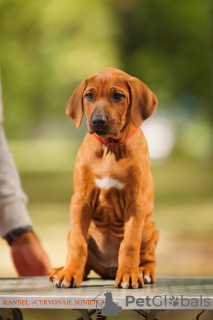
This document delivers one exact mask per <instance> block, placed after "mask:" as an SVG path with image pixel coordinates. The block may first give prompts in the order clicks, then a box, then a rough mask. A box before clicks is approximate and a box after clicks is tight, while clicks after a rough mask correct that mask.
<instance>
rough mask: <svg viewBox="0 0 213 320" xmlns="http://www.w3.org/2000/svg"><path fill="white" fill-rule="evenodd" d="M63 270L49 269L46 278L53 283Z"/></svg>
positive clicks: (61, 268)
mask: <svg viewBox="0 0 213 320" xmlns="http://www.w3.org/2000/svg"><path fill="white" fill-rule="evenodd" d="M63 269H64V267H60V268H54V269H51V270H50V272H49V273H48V278H49V280H50V281H54V280H55V277H56V275H57V274H58V273H59V272H61V271H62V270H63Z"/></svg>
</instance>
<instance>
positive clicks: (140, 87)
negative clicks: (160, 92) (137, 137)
mask: <svg viewBox="0 0 213 320" xmlns="http://www.w3.org/2000/svg"><path fill="white" fill-rule="evenodd" d="M128 84H129V87H130V93H131V97H130V98H131V100H130V101H131V106H130V107H131V118H132V122H133V124H134V126H135V127H136V128H139V127H140V126H141V124H142V122H143V121H144V120H146V119H147V118H149V117H150V116H151V115H152V114H153V113H154V111H155V108H156V107H157V104H158V100H157V98H156V96H155V95H154V93H152V91H151V90H150V89H149V88H148V87H147V86H146V85H145V84H144V83H143V82H141V81H140V80H138V79H137V78H133V77H131V78H130V79H129V80H128Z"/></svg>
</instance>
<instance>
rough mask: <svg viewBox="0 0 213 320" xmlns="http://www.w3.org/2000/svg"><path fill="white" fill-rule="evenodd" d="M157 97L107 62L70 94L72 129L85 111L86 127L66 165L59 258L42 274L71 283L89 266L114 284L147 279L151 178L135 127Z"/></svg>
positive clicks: (151, 261) (151, 274)
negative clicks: (63, 247) (69, 167)
mask: <svg viewBox="0 0 213 320" xmlns="http://www.w3.org/2000/svg"><path fill="white" fill-rule="evenodd" d="M157 103H158V101H157V98H156V96H155V95H154V94H153V93H152V92H151V91H150V89H149V88H148V87H147V86H146V85H145V84H144V83H143V82H141V81H140V80H138V79H137V78H133V77H131V76H130V75H128V74H126V73H124V72H122V71H120V70H117V69H114V68H109V69H106V70H104V71H101V72H99V73H96V74H95V75H93V76H92V77H91V78H87V79H85V80H83V82H82V83H81V84H80V85H79V86H78V87H77V88H76V90H75V91H74V93H73V94H72V96H71V98H70V100H69V102H68V104H67V109H66V113H67V115H68V116H69V117H70V118H71V119H73V120H74V121H75V124H76V127H77V128H78V127H79V126H80V124H81V121H82V117H83V110H85V113H86V116H87V128H88V132H87V134H86V136H85V138H84V140H83V143H82V145H81V147H80V149H79V152H78V155H77V158H76V165H75V170H74V195H73V196H72V199H71V205H70V225H71V230H70V232H69V235H68V255H67V260H66V263H65V266H64V267H62V268H56V269H53V270H52V271H51V272H50V274H49V278H50V279H51V280H53V282H54V286H56V287H76V286H79V285H80V283H81V281H82V280H83V277H86V276H87V275H88V273H89V272H90V270H94V271H95V272H96V273H98V274H99V275H100V276H101V277H103V278H110V279H115V286H116V287H122V288H138V287H143V285H144V282H145V283H152V282H155V280H156V278H155V264H156V260H155V247H156V243H157V240H158V231H157V230H156V229H155V224H154V223H153V222H152V220H151V217H152V212H153V210H154V183H153V179H152V175H151V173H150V157H149V150H148V145H147V141H146V139H145V137H144V134H143V132H142V130H141V129H140V126H141V124H142V122H143V121H144V120H146V119H147V118H148V117H150V116H151V115H152V114H153V112H154V111H155V108H156V106H157Z"/></svg>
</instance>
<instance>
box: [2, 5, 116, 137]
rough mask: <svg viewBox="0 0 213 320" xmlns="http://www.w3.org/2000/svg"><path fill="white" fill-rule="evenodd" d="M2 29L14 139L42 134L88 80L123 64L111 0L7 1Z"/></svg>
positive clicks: (10, 130)
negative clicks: (108, 0) (41, 127)
mask: <svg viewBox="0 0 213 320" xmlns="http://www.w3.org/2000/svg"><path fill="white" fill-rule="evenodd" d="M0 29H1V33H0V41H1V47H2V50H1V59H0V61H1V65H2V82H3V99H4V105H5V110H4V113H5V125H6V128H7V132H8V136H9V137H13V138H14V137H17V132H19V134H18V135H19V136H22V137H27V136H28V137H29V136H31V137H32V136H37V135H39V125H40V124H41V122H42V121H45V120H46V119H49V118H51V117H54V116H62V115H63V116H64V113H65V106H66V102H67V101H68V99H69V97H70V95H71V93H72V91H73V89H74V88H75V86H76V85H77V84H79V82H81V81H82V79H83V78H85V77H86V76H90V75H92V74H93V73H95V72H98V71H100V70H101V69H104V68H106V67H109V66H112V65H114V66H117V67H119V64H118V58H117V57H118V54H117V47H116V46H115V44H114V37H115V35H116V30H115V27H114V21H113V17H112V14H111V10H110V7H109V5H108V4H107V3H105V1H99V0H92V1H90V2H88V1H86V0H80V1H68V0H63V1H57V0H51V1H50V0H49V1H45V2H43V1H41V0H38V1H26V0H23V1H14V0H8V1H2V2H1V3H0Z"/></svg>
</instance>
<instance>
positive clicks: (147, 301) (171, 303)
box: [125, 295, 211, 309]
mask: <svg viewBox="0 0 213 320" xmlns="http://www.w3.org/2000/svg"><path fill="white" fill-rule="evenodd" d="M125 305H126V307H129V308H130V307H132V308H134V307H136V308H137V307H155V308H162V307H165V308H166V307H170V308H171V309H173V308H176V309H184V308H187V309H188V308H189V307H191V308H192V309H193V308H202V307H205V308H208V307H210V306H211V300H210V298H206V297H203V296H202V295H201V296H200V297H199V298H192V297H184V296H183V295H181V296H178V297H175V296H172V297H167V296H166V295H164V296H154V297H149V296H146V297H143V298H136V297H134V296H126V300H125Z"/></svg>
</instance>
